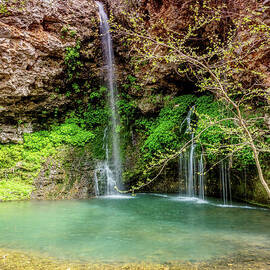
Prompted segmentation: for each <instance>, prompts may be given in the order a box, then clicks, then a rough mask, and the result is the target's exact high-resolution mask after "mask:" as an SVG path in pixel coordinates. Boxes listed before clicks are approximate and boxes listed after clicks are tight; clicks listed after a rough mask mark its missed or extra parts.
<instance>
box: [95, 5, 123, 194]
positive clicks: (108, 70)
mask: <svg viewBox="0 0 270 270" xmlns="http://www.w3.org/2000/svg"><path fill="white" fill-rule="evenodd" d="M96 4H97V5H98V8H99V16H100V34H101V42H102V49H103V58H104V66H103V71H104V80H105V83H106V86H107V89H108V100H109V106H110V111H111V124H110V134H109V136H105V135H104V140H105V139H106V143H105V145H106V147H105V148H106V149H105V151H106V161H104V162H103V163H102V165H100V164H99V165H98V168H97V169H98V170H99V172H100V174H101V176H103V177H104V178H105V180H104V181H106V182H107V188H106V194H107V195H110V194H116V193H117V191H116V190H115V186H117V187H120V188H121V186H122V163H121V157H120V136H119V126H120V119H119V113H118V108H117V88H116V83H115V70H114V54H113V46H112V38H111V34H110V27H109V24H108V17H107V14H106V12H105V11H104V7H103V4H102V3H101V2H96ZM105 131H106V130H105ZM104 134H105V133H104ZM109 146H110V147H111V148H110V149H111V150H110V151H109Z"/></svg>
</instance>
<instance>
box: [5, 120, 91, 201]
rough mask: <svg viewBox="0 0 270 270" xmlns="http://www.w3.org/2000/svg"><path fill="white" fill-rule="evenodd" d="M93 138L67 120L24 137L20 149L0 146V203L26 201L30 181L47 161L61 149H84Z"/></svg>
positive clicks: (15, 146) (17, 146) (11, 146)
mask: <svg viewBox="0 0 270 270" xmlns="http://www.w3.org/2000/svg"><path fill="white" fill-rule="evenodd" d="M93 138H94V135H93V133H92V132H90V131H88V130H86V129H84V128H82V127H81V126H80V125H79V124H78V123H75V121H74V120H72V119H68V120H67V121H66V122H65V123H64V124H61V125H54V126H52V127H51V129H50V130H46V131H39V132H34V133H32V134H24V143H23V144H21V145H1V146H0V166H1V168H0V179H1V181H0V200H1V201H7V200H19V199H20V200H21V199H28V198H29V197H30V194H31V192H32V191H33V185H32V184H33V181H34V179H35V178H36V177H37V176H38V174H39V172H40V170H41V168H42V165H43V163H44V162H45V161H46V159H47V158H48V157H51V156H54V155H55V154H56V153H57V151H58V149H59V148H60V147H61V146H63V145H70V146H75V147H83V146H84V145H85V144H86V143H88V142H89V141H91V140H92V139H93Z"/></svg>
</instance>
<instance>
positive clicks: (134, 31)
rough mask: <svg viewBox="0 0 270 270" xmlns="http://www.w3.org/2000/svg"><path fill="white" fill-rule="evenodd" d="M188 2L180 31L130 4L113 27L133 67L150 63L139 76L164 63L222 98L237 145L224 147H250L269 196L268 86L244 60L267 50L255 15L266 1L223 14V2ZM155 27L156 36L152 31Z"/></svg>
mask: <svg viewBox="0 0 270 270" xmlns="http://www.w3.org/2000/svg"><path fill="white" fill-rule="evenodd" d="M194 2H195V3H194V4H193V5H191V6H190V9H191V10H192V11H191V13H192V21H191V23H190V25H189V27H188V28H187V30H186V32H177V31H175V30H172V29H170V28H169V27H168V26H167V25H166V23H165V22H164V21H162V20H161V21H160V23H159V24H155V25H152V26H150V27H147V26H146V20H145V19H144V17H143V16H142V15H141V13H140V11H139V10H135V11H133V12H132V13H130V14H129V18H130V20H129V22H128V25H127V26H123V25H119V24H117V23H116V22H115V21H114V20H112V26H113V28H114V33H115V34H116V35H119V36H120V38H121V39H122V40H123V41H125V43H126V44H127V47H128V48H129V50H130V54H131V55H132V59H133V63H134V67H135V69H140V68H142V66H143V65H145V63H147V65H148V66H150V67H151V70H149V72H147V73H146V75H145V81H147V80H155V72H156V71H157V69H158V66H160V65H165V66H170V67H171V68H174V69H175V72H176V73H177V74H178V75H179V76H187V77H189V78H190V79H191V80H193V81H194V83H195V84H196V85H197V87H198V88H199V90H200V91H211V92H213V93H214V94H215V96H216V97H217V99H218V100H220V101H221V102H223V103H224V105H225V106H226V108H227V110H228V111H230V113H231V114H232V115H233V116H232V117H231V120H232V121H233V122H234V124H235V126H236V127H235V128H234V132H233V133H234V135H237V136H238V139H239V140H238V147H236V148H235V147H234V146H233V145H232V144H228V145H226V147H227V149H228V150H231V153H235V151H236V150H237V149H238V150H239V149H242V148H243V147H246V146H248V147H249V148H250V149H251V151H252V153H253V157H254V161H255V165H256V168H257V171H258V176H259V179H260V182H261V184H262V185H263V187H264V189H265V190H266V192H267V194H268V197H269V198H270V189H269V186H268V183H267V181H266V179H265V177H264V174H263V170H262V166H261V161H260V155H262V154H263V153H264V154H266V155H268V154H269V153H270V147H269V135H270V134H269V126H267V124H266V123H265V121H264V118H265V115H267V113H269V104H270V95H269V90H270V88H268V89H267V85H266V84H265V74H264V73H263V72H262V71H261V70H259V69H258V67H257V66H254V65H251V64H250V62H251V61H256V57H260V56H261V54H262V53H265V52H266V51H267V50H269V41H270V27H269V26H268V25H267V24H265V22H264V21H262V20H261V17H262V15H263V14H264V13H265V12H266V11H267V7H265V6H263V5H262V4H260V5H259V4H257V3H256V6H252V8H253V9H249V8H247V9H246V10H245V11H243V10H242V11H239V12H238V13H237V14H232V15H228V7H227V6H226V5H225V4H223V5H220V6H213V5H211V3H210V1H206V0H205V1H202V3H199V2H198V1H194ZM228 16H229V20H228ZM225 20H226V22H225ZM224 25H226V29H225V30H226V31H225V34H221V33H220V31H218V32H216V33H215V32H207V31H206V28H210V29H213V28H219V29H222V27H223V29H224V28H225V26H224ZM157 28H158V29H159V31H158V32H159V33H160V34H159V35H158V36H157V35H156V34H155V33H156V29H157ZM202 32H203V33H204V36H205V37H204V38H203V40H202V39H201V33H202ZM254 109H256V110H257V113H256V114H254V113H253V110H254ZM207 120H208V126H209V125H211V126H212V125H214V124H215V121H214V120H213V119H212V120H211V119H207ZM225 120H226V119H224V121H225ZM221 122H222V121H217V123H216V124H220V123H221ZM206 126H207V123H206ZM206 129H207V127H206ZM239 146H240V147H239ZM177 154H179V153H173V154H172V155H169V156H167V157H164V158H162V159H161V160H160V162H156V164H158V165H159V166H161V168H164V166H165V164H167V162H168V160H170V159H172V158H175V157H176V156H177ZM154 178H156V177H154ZM149 182H151V181H149ZM143 185H144V184H142V185H141V186H143Z"/></svg>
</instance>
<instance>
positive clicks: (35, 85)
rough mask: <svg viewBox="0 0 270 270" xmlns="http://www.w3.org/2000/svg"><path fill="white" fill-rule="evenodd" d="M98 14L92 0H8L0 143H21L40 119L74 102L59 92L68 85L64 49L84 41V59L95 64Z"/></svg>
mask: <svg viewBox="0 0 270 270" xmlns="http://www.w3.org/2000/svg"><path fill="white" fill-rule="evenodd" d="M14 3H15V2H14ZM97 18H98V17H97V8H96V6H95V4H94V1H87V0H82V1H78V0H65V1H61V0H54V1H47V0H46V1H45V0H44V1H38V0H28V1H24V2H22V1H17V3H16V4H13V3H12V1H10V2H9V3H8V4H7V7H6V12H4V14H1V15H0V41H1V42H0V130H1V133H0V142H2V143H7V142H19V141H21V140H22V137H21V135H22V133H23V132H31V131H32V130H33V128H34V129H35V127H36V126H37V125H38V124H39V122H40V119H42V117H44V116H45V115H48V114H50V113H53V112H54V110H55V109H57V111H59V112H61V111H64V110H65V108H66V107H67V106H68V104H70V103H72V100H70V98H68V97H66V96H65V95H63V94H59V92H58V91H57V90H58V89H59V88H61V87H65V83H66V82H65V74H64V71H65V64H64V55H65V48H67V47H70V46H74V45H75V42H76V40H78V39H79V40H81V41H86V43H87V44H86V47H88V55H87V56H88V59H87V56H86V60H85V61H86V62H87V61H88V62H91V61H92V62H93V59H92V58H91V57H92V55H93V53H91V52H90V51H91V50H92V51H93V50H94V49H96V47H95V48H93V41H94V40H97V41H98V39H96V36H97V31H98V28H97V27H98V23H97V21H98V20H97ZM97 55H98V53H97ZM89 58H91V60H89ZM94 62H97V61H94ZM90 72H93V71H91V70H90ZM97 76H98V74H97Z"/></svg>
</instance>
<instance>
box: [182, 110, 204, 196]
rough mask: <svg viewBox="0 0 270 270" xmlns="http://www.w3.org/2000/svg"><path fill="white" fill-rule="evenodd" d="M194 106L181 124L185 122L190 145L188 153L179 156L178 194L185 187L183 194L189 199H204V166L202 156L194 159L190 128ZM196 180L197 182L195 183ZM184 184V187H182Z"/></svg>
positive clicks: (193, 141)
mask: <svg viewBox="0 0 270 270" xmlns="http://www.w3.org/2000/svg"><path fill="white" fill-rule="evenodd" d="M194 110H195V106H193V107H192V108H191V109H190V110H189V112H188V114H187V117H186V119H185V120H184V121H183V122H182V124H181V127H180V129H181V128H182V125H183V124H184V123H185V122H186V123H187V128H186V133H189V134H191V135H190V136H191V137H190V139H191V145H190V149H189V151H186V152H184V153H181V154H180V156H179V180H180V193H182V190H183V186H185V194H186V195H187V196H189V197H194V196H197V195H198V196H199V198H201V199H204V164H203V156H202V154H201V158H200V160H198V159H197V158H196V155H195V150H196V143H195V140H194V131H193V128H192V115H193V113H194ZM197 179H198V182H197ZM183 183H185V185H183Z"/></svg>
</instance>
